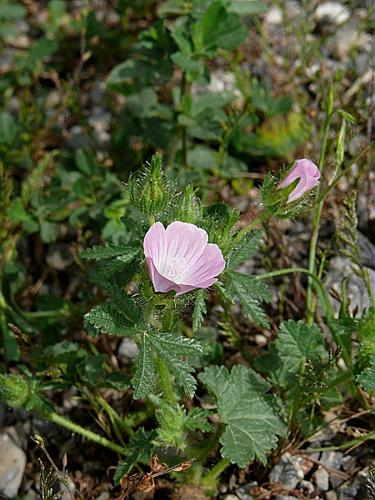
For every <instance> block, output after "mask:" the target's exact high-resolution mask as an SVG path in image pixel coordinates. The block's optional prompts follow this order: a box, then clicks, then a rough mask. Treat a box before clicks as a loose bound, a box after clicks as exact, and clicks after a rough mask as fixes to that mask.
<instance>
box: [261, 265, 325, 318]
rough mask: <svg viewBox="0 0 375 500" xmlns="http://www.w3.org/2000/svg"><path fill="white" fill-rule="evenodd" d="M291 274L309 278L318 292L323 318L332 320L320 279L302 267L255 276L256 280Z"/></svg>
mask: <svg viewBox="0 0 375 500" xmlns="http://www.w3.org/2000/svg"><path fill="white" fill-rule="evenodd" d="M291 273H304V274H307V275H308V276H309V278H311V280H312V282H313V283H314V284H315V286H316V288H317V290H318V293H319V297H320V300H321V303H322V306H323V309H324V314H325V316H326V317H327V319H333V317H334V314H333V309H332V306H331V303H330V301H329V298H328V293H327V290H326V289H325V287H324V285H323V283H322V282H321V281H320V279H319V278H318V277H317V276H315V274H313V273H312V272H310V271H309V270H308V269H305V268H304V267H287V268H285V269H279V270H277V271H272V272H270V273H264V274H260V275H259V276H257V279H268V278H274V277H276V276H282V275H283V274H291Z"/></svg>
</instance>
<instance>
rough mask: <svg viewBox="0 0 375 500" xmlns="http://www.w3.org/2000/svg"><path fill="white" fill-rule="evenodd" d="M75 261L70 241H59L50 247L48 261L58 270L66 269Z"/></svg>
mask: <svg viewBox="0 0 375 500" xmlns="http://www.w3.org/2000/svg"><path fill="white" fill-rule="evenodd" d="M73 262H74V256H73V252H72V247H71V245H69V244H68V243H57V244H56V245H51V246H50V248H49V249H48V254H47V263H48V265H49V266H50V267H51V268H52V269H55V270H56V271H64V270H65V269H66V268H68V267H69V266H70V265H71V264H73Z"/></svg>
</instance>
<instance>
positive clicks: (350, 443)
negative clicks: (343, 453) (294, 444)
mask: <svg viewBox="0 0 375 500" xmlns="http://www.w3.org/2000/svg"><path fill="white" fill-rule="evenodd" d="M370 439H375V431H371V432H368V433H367V434H365V435H364V436H359V437H357V438H355V439H352V440H351V441H347V442H346V443H343V444H340V445H338V446H327V447H326V448H324V447H322V448H307V449H305V450H303V452H304V453H315V452H317V451H337V450H346V449H347V448H352V447H353V446H358V445H359V444H361V443H364V442H365V441H369V440H370Z"/></svg>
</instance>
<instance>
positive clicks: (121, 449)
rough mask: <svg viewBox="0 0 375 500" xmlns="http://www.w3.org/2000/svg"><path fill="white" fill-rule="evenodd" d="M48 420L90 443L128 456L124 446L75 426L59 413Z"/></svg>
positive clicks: (51, 414)
mask: <svg viewBox="0 0 375 500" xmlns="http://www.w3.org/2000/svg"><path fill="white" fill-rule="evenodd" d="M47 418H48V420H51V422H54V423H55V424H58V425H61V426H62V427H65V428H66V429H69V430H70V431H72V432H75V433H77V434H80V435H81V436H83V437H85V438H87V439H90V441H93V442H94V443H97V444H100V445H102V446H104V447H105V448H109V449H110V450H112V451H114V452H116V453H119V454H120V455H126V450H125V448H124V447H123V446H120V445H118V444H116V443H114V442H113V441H110V440H109V439H107V438H105V437H103V436H100V435H99V434H96V433H95V432H93V431H90V430H88V429H85V428H84V427H81V426H80V425H78V424H75V423H74V422H72V421H71V420H69V419H67V418H65V417H63V416H62V415H59V414H58V413H55V412H51V413H49V414H48V416H47Z"/></svg>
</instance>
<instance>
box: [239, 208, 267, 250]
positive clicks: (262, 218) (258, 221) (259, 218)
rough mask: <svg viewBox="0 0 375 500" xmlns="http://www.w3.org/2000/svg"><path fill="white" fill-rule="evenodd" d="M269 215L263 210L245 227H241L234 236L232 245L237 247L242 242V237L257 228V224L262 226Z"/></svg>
mask: <svg viewBox="0 0 375 500" xmlns="http://www.w3.org/2000/svg"><path fill="white" fill-rule="evenodd" d="M270 215H271V214H270V213H269V212H267V211H265V210H263V211H262V212H260V214H259V215H258V216H257V217H255V219H253V220H252V221H251V222H250V223H249V224H248V225H247V226H245V227H243V228H242V229H240V231H238V233H237V234H236V235H235V236H234V245H238V243H239V242H240V241H241V240H242V238H243V237H244V236H246V235H247V233H249V232H250V231H251V230H252V229H254V228H256V227H257V226H259V224H262V222H264V221H265V220H267V219H268V218H269V217H270Z"/></svg>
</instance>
